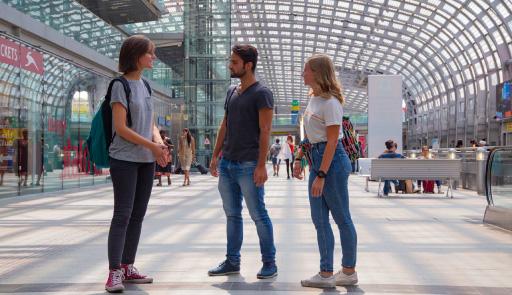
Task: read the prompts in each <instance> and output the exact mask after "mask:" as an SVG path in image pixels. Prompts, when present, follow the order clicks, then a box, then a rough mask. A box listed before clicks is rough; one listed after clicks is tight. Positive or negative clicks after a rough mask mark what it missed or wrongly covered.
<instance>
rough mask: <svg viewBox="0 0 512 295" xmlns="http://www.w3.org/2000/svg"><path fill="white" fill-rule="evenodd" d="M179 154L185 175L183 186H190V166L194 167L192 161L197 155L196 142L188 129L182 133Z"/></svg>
mask: <svg viewBox="0 0 512 295" xmlns="http://www.w3.org/2000/svg"><path fill="white" fill-rule="evenodd" d="M178 154H179V157H180V165H181V169H182V170H183V173H184V174H185V176H184V179H183V186H186V185H190V166H192V161H193V160H194V158H195V154H196V141H195V140H194V137H192V135H191V134H190V130H188V128H185V129H183V131H182V133H181V136H180V141H179V146H178Z"/></svg>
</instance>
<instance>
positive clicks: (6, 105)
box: [0, 35, 108, 197]
mask: <svg viewBox="0 0 512 295" xmlns="http://www.w3.org/2000/svg"><path fill="white" fill-rule="evenodd" d="M0 42H1V43H2V45H4V47H8V48H10V50H11V51H12V52H14V51H16V52H17V54H19V53H24V54H23V56H31V57H33V61H34V63H33V64H32V65H29V66H28V67H27V66H26V64H29V62H30V58H29V59H28V60H27V62H24V61H23V58H21V59H19V62H18V63H7V62H8V60H2V61H0V142H1V145H0V158H1V162H0V163H1V165H0V169H1V170H0V173H1V174H0V175H1V180H0V184H1V185H0V197H7V196H15V195H23V194H29V193H35V192H43V191H55V190H61V189H63V188H72V187H81V186H87V185H92V184H94V183H97V182H105V180H106V177H107V175H108V169H95V168H94V167H93V166H92V165H91V164H90V163H89V162H88V161H87V160H86V157H85V156H86V151H85V150H84V149H83V142H84V140H85V139H86V138H87V136H88V134H89V129H90V122H91V117H92V114H93V112H94V108H95V106H96V105H97V104H98V102H99V100H100V99H101V96H102V95H103V94H104V92H105V90H104V89H106V84H107V83H108V79H107V78H106V77H103V76H100V75H98V74H95V73H93V72H91V71H89V70H86V69H83V68H81V67H78V66H76V65H74V64H71V63H69V62H68V61H65V60H63V59H61V58H59V57H57V56H55V55H52V54H49V53H47V52H40V51H38V50H37V49H35V48H32V47H31V46H29V45H26V44H22V43H20V42H19V41H17V40H16V39H14V38H10V37H9V36H8V35H0ZM27 52H28V53H29V54H27Z"/></svg>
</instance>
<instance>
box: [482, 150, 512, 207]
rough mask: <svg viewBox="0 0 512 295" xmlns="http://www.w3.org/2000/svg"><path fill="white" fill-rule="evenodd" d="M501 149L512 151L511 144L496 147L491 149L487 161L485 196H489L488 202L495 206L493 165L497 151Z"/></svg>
mask: <svg viewBox="0 0 512 295" xmlns="http://www.w3.org/2000/svg"><path fill="white" fill-rule="evenodd" d="M500 151H512V147H511V146H507V147H496V148H492V149H490V150H489V155H488V156H487V163H486V169H485V196H486V198H487V204H489V206H494V200H493V197H492V189H491V185H492V183H491V180H492V177H491V176H492V175H491V173H492V166H493V163H494V157H495V156H496V153H497V152H500Z"/></svg>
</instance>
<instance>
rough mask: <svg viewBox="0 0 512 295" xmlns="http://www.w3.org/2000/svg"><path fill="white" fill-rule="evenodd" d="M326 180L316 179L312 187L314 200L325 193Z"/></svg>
mask: <svg viewBox="0 0 512 295" xmlns="http://www.w3.org/2000/svg"><path fill="white" fill-rule="evenodd" d="M324 184H325V178H320V177H318V176H317V177H315V180H313V185H312V186H311V195H312V196H313V198H319V197H321V196H322V193H323V191H324Z"/></svg>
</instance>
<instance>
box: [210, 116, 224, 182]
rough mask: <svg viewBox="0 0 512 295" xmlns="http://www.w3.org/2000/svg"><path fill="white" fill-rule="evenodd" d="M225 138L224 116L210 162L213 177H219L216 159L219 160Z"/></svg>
mask: <svg viewBox="0 0 512 295" xmlns="http://www.w3.org/2000/svg"><path fill="white" fill-rule="evenodd" d="M225 138H226V116H225V115H224V119H222V122H221V123H220V127H219V130H218V131H217V141H216V142H215V148H214V149H213V154H212V160H211V161H210V174H211V175H212V176H214V177H217V176H219V173H218V171H217V159H218V158H219V154H220V152H221V151H222V145H223V144H224V139H225Z"/></svg>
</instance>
